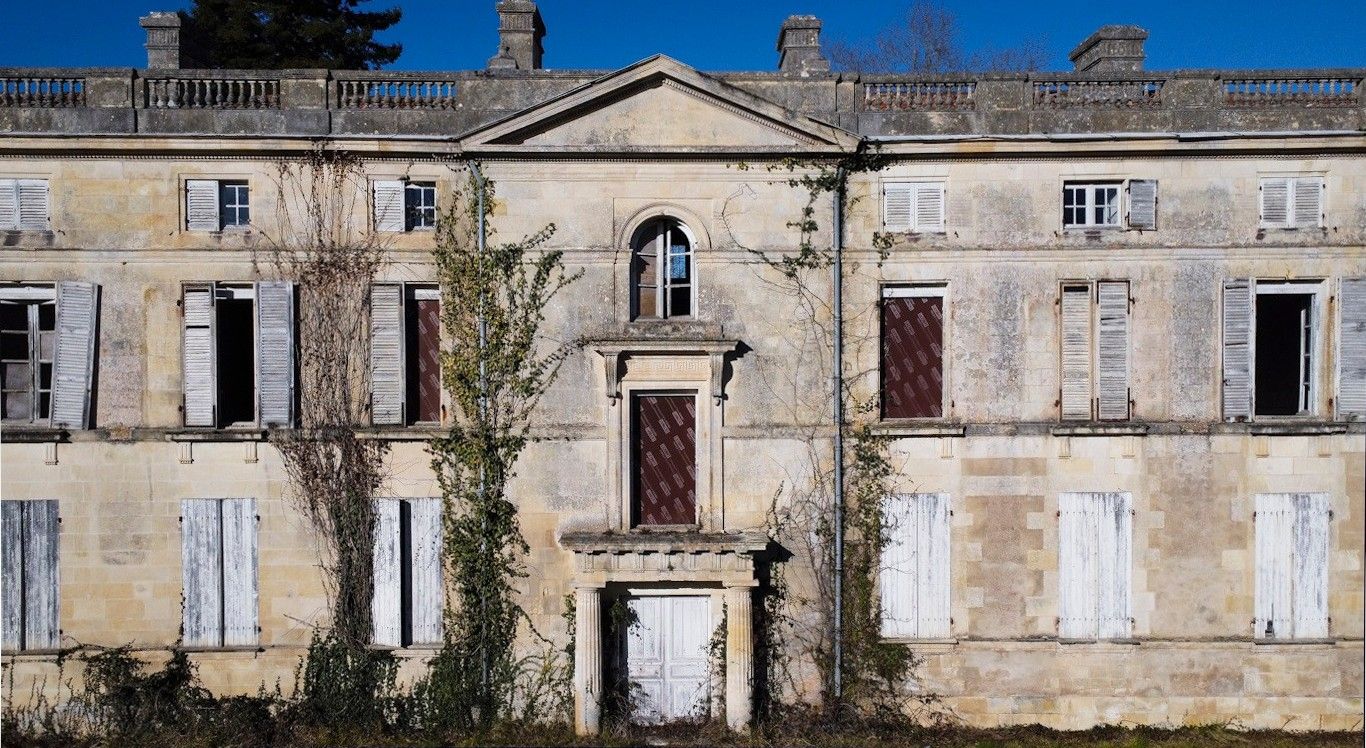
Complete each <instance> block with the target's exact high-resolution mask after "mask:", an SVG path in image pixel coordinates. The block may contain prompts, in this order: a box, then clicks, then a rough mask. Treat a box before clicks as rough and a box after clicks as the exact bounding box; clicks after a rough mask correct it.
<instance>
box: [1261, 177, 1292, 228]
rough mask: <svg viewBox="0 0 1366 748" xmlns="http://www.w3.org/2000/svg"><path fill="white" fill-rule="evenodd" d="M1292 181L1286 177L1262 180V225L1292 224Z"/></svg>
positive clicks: (1282, 226)
mask: <svg viewBox="0 0 1366 748" xmlns="http://www.w3.org/2000/svg"><path fill="white" fill-rule="evenodd" d="M1290 182H1291V180H1289V179H1287V178H1285V177H1275V178H1270V179H1263V180H1262V187H1261V214H1262V226H1264V227H1266V228H1273V229H1274V228H1285V227H1286V226H1288V225H1289V224H1290Z"/></svg>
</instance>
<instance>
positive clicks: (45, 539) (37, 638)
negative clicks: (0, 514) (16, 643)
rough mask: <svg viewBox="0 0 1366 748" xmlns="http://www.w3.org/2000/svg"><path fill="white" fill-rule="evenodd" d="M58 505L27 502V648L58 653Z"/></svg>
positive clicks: (25, 564)
mask: <svg viewBox="0 0 1366 748" xmlns="http://www.w3.org/2000/svg"><path fill="white" fill-rule="evenodd" d="M59 532H60V529H59V524H58V522H57V502H55V501H25V502H24V541H23V548H24V612H25V615H24V648H25V649H56V648H57V643H58V641H57V640H58V631H59V628H58V625H59V622H60V620H61V619H60V615H59V596H58V591H57V574H58V565H57V538H58V535H59Z"/></svg>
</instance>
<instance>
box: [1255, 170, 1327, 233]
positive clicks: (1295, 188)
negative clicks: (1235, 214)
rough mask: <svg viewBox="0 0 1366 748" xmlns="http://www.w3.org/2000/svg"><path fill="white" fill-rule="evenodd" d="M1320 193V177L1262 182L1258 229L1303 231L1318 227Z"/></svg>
mask: <svg viewBox="0 0 1366 748" xmlns="http://www.w3.org/2000/svg"><path fill="white" fill-rule="evenodd" d="M1323 190H1324V186H1323V177H1267V178H1264V179H1262V181H1261V188H1260V192H1261V226H1262V228H1267V229H1304V228H1318V227H1320V226H1322V225H1323Z"/></svg>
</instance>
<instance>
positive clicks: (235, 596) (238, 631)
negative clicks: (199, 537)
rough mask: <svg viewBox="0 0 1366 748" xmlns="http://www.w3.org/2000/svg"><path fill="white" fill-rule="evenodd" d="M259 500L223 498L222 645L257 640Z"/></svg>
mask: <svg viewBox="0 0 1366 748" xmlns="http://www.w3.org/2000/svg"><path fill="white" fill-rule="evenodd" d="M256 543H257V541H256V500H255V499H224V500H223V645H224V646H227V647H242V646H250V645H253V644H256V643H257V639H258V637H257V617H258V595H257V579H258V568H257V550H256Z"/></svg>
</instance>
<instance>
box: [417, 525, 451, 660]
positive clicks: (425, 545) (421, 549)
mask: <svg viewBox="0 0 1366 748" xmlns="http://www.w3.org/2000/svg"><path fill="white" fill-rule="evenodd" d="M441 502H442V500H441V499H412V500H410V501H409V502H408V506H409V522H410V523H411V526H410V527H411V529H410V531H409V538H411V540H410V542H409V545H410V547H411V548H412V564H413V566H412V580H413V585H412V590H413V592H412V615H411V620H412V627H413V631H412V643H413V644H440V643H441V616H442V611H443V609H444V601H445V597H446V595H445V590H444V587H443V585H442V581H441V580H442V575H441V538H442V525H441Z"/></svg>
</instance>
